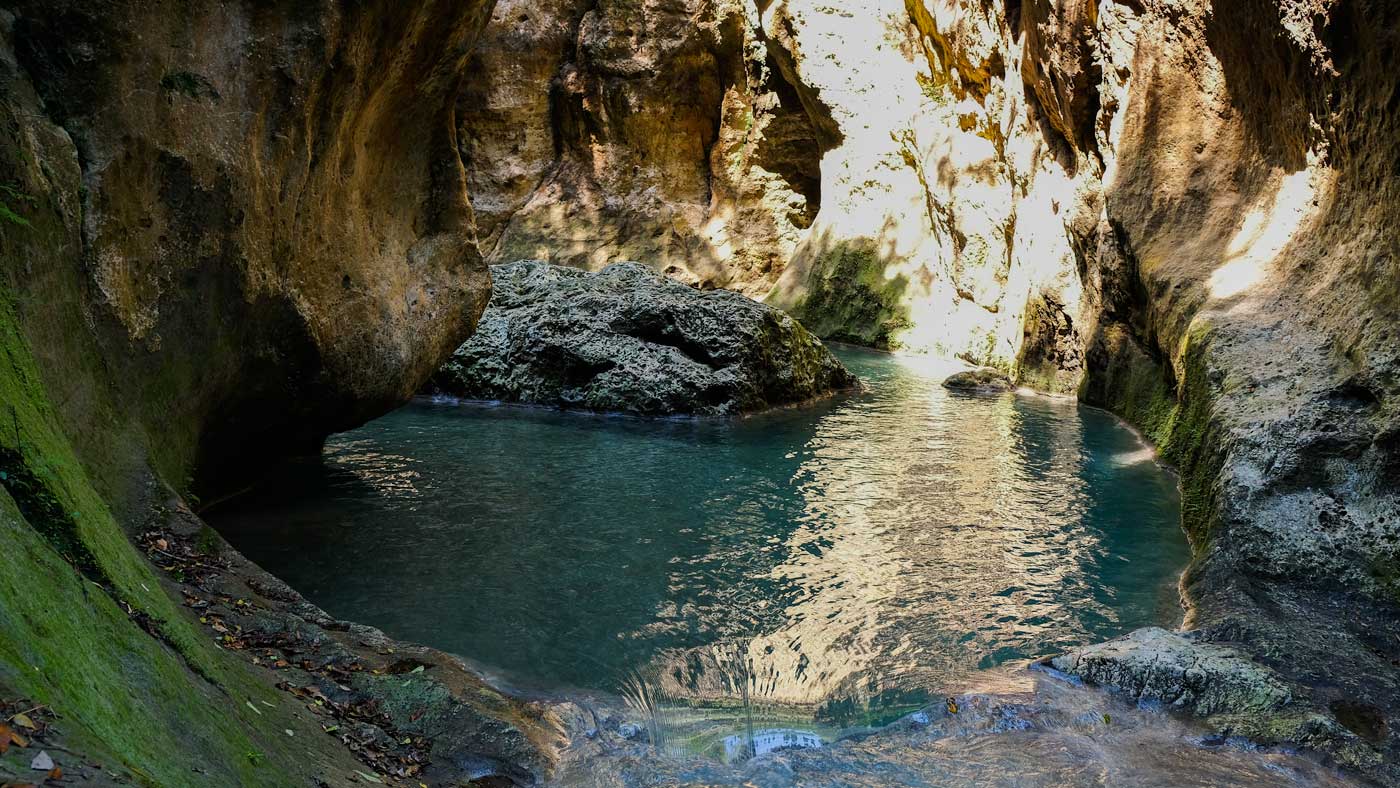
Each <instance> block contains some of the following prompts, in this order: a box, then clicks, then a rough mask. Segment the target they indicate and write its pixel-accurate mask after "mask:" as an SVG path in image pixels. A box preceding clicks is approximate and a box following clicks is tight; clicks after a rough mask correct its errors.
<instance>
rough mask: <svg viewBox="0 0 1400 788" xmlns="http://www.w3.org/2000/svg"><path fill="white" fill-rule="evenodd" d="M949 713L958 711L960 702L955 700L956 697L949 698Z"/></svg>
mask: <svg viewBox="0 0 1400 788" xmlns="http://www.w3.org/2000/svg"><path fill="white" fill-rule="evenodd" d="M948 713H949V714H957V713H958V702H957V700H955V699H954V698H949V699H948Z"/></svg>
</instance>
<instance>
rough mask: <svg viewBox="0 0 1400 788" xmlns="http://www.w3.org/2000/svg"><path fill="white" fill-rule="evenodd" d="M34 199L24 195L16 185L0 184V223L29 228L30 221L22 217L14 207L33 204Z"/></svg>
mask: <svg viewBox="0 0 1400 788" xmlns="http://www.w3.org/2000/svg"><path fill="white" fill-rule="evenodd" d="M33 202H34V198H33V197H31V196H29V195H28V194H26V193H24V192H23V191H21V190H20V189H19V187H17V186H15V185H14V184H5V183H0V222H4V223H8V224H13V225H17V226H19V227H28V226H29V220H28V219H26V218H24V217H23V216H21V215H20V214H19V213H18V212H17V211H16V209H15V208H14V207H11V206H14V205H26V204H32V203H33Z"/></svg>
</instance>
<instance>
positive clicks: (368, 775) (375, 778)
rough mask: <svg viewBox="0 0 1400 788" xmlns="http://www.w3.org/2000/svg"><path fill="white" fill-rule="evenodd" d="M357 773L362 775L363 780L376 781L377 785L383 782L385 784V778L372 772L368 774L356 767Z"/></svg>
mask: <svg viewBox="0 0 1400 788" xmlns="http://www.w3.org/2000/svg"><path fill="white" fill-rule="evenodd" d="M355 774H358V775H359V776H360V779H361V780H364V781H365V782H367V783H374V784H375V785H383V784H384V781H383V780H381V779H379V778H378V777H375V776H374V775H372V774H367V773H365V772H362V771H360V770H359V769H356V770H355Z"/></svg>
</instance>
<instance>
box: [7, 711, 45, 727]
mask: <svg viewBox="0 0 1400 788" xmlns="http://www.w3.org/2000/svg"><path fill="white" fill-rule="evenodd" d="M10 721H11V722H13V723H14V724H16V725H18V726H20V727H21V728H28V729H29V730H31V731H33V730H38V729H39V726H38V725H35V724H34V720H31V719H29V715H28V714H16V715H15V716H13V717H11V718H10Z"/></svg>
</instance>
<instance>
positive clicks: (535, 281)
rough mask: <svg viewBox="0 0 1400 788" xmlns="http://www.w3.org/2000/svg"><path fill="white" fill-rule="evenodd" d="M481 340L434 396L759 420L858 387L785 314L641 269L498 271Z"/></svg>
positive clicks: (526, 267)
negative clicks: (757, 414)
mask: <svg viewBox="0 0 1400 788" xmlns="http://www.w3.org/2000/svg"><path fill="white" fill-rule="evenodd" d="M492 277H493V280H494V292H493V294H492V297H491V303H490V306H489V307H488V308H487V310H486V313H485V315H483V317H482V321H481V326H480V328H479V329H478V331H477V333H476V334H475V335H474V336H473V337H472V338H471V339H470V340H468V341H467V342H466V343H465V344H464V345H462V347H461V348H459V349H458V351H457V353H456V354H455V355H454V356H453V358H452V360H451V361H449V362H448V363H447V364H446V365H445V366H444V367H443V368H442V370H440V371H439V372H438V374H437V375H435V376H434V377H433V380H432V383H431V391H433V392H434V393H440V394H448V395H452V396H456V397H463V398H468V399H480V400H500V401H504V402H519V403H530V404H537V405H551V406H555V407H561V408H579V409H584V410H591V411H611V412H622V413H635V414H640V415H647V416H661V415H670V414H689V415H704V416H721V415H736V414H741V413H750V412H753V411H757V410H763V409H765V408H770V407H774V406H777V405H786V404H791V403H797V402H803V401H805V400H810V399H813V398H815V397H820V396H823V395H826V394H829V393H831V392H833V391H835V390H838V389H843V388H848V387H850V386H853V385H855V383H856V380H855V377H854V376H853V375H851V374H850V373H849V372H847V371H846V369H845V367H843V366H842V365H841V362H839V361H837V360H836V357H835V356H833V355H831V352H830V351H829V350H827V349H826V347H824V346H823V345H822V343H821V341H820V340H818V339H817V338H816V337H814V336H812V335H811V334H810V333H808V332H807V330H806V329H804V328H803V327H802V326H801V324H799V323H798V322H797V321H796V320H793V319H792V318H791V317H788V316H787V315H785V314H783V313H782V312H780V311H778V310H776V309H773V308H772V307H769V306H765V305H763V304H760V303H758V302H756V301H753V300H750V299H748V298H746V297H744V296H742V295H739V294H737V293H732V292H729V291H725V290H711V291H699V290H695V289H694V288H691V287H687V286H686V285H683V284H681V283H679V282H676V281H673V280H671V279H668V278H666V277H664V276H660V275H658V274H656V273H653V272H652V271H651V270H650V269H648V268H647V267H645V266H643V265H641V264H639V263H617V264H614V265H610V266H608V267H607V268H604V269H603V270H602V271H600V272H598V273H596V274H593V273H588V272H586V271H582V270H579V269H575V268H566V267H563V266H556V265H551V264H550V263H546V262H543V261H538V260H525V261H520V262H516V263H510V264H506V265H499V266H494V267H493V269H492Z"/></svg>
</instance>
